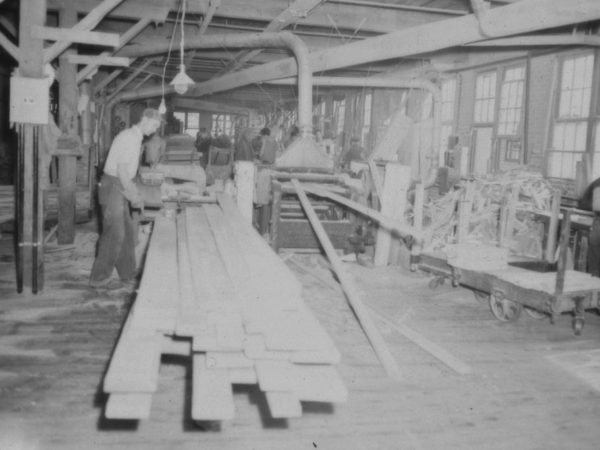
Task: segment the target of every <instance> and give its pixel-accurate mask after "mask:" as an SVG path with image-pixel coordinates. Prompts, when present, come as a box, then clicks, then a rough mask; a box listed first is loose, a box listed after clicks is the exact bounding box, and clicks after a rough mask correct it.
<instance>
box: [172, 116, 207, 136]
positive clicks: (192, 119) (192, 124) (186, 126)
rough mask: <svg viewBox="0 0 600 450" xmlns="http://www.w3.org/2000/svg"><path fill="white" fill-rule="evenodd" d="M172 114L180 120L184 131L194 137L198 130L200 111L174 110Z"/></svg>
mask: <svg viewBox="0 0 600 450" xmlns="http://www.w3.org/2000/svg"><path fill="white" fill-rule="evenodd" d="M173 116H175V118H176V119H177V120H179V121H180V122H181V124H182V126H183V132H184V133H186V134H189V135H190V136H192V137H194V138H195V137H196V135H197V134H198V131H199V130H200V113H197V112H183V111H175V112H174V113H173Z"/></svg>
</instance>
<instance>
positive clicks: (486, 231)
mask: <svg viewBox="0 0 600 450" xmlns="http://www.w3.org/2000/svg"><path fill="white" fill-rule="evenodd" d="M467 188H468V189H467ZM467 190H468V191H469V193H468V195H466V192H467ZM552 196H553V188H552V185H551V184H550V183H549V182H548V181H547V180H545V179H544V178H542V177H541V175H538V174H535V173H530V172H526V171H511V172H507V173H502V174H497V175H494V176H492V175H488V176H487V177H485V178H475V179H474V180H472V181H467V182H465V183H464V184H463V188H462V189H457V190H453V191H450V192H448V193H447V194H446V195H444V196H442V197H439V198H435V199H431V200H430V201H428V202H427V203H426V204H425V206H424V219H423V232H424V236H425V239H424V245H423V249H424V250H425V251H432V250H434V251H444V250H445V248H446V247H447V246H448V245H452V244H456V243H460V244H463V243H465V242H468V243H474V244H477V243H481V244H492V245H500V246H503V247H507V248H509V249H510V250H511V251H512V253H513V254H516V255H522V256H529V257H540V258H541V256H542V255H541V253H542V245H541V242H542V233H543V227H540V223H538V222H536V219H535V217H534V216H533V215H532V214H531V213H538V214H541V215H546V216H548V215H550V213H551V203H552ZM503 208H504V209H505V210H506V208H508V209H510V212H509V213H508V214H504V216H503V213H506V211H503ZM461 216H462V217H461ZM506 220H508V221H509V224H508V228H506V226H507V223H506ZM505 232H506V233H505Z"/></svg>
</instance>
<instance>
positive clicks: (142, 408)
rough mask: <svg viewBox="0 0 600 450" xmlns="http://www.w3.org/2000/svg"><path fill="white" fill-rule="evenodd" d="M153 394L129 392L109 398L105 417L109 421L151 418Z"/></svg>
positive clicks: (111, 395) (112, 395)
mask: <svg viewBox="0 0 600 450" xmlns="http://www.w3.org/2000/svg"><path fill="white" fill-rule="evenodd" d="M151 406H152V394H147V393H139V392H127V393H115V394H110V395H109V396H108V401H107V402H106V407H105V409H104V415H105V416H106V418H107V419H116V420H142V419H149V418H150V409H151Z"/></svg>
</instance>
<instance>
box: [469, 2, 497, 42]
mask: <svg viewBox="0 0 600 450" xmlns="http://www.w3.org/2000/svg"><path fill="white" fill-rule="evenodd" d="M471 9H472V10H473V13H474V14H475V17H477V20H478V21H479V31H481V34H483V35H484V36H487V37H493V34H492V32H491V30H490V21H489V19H488V12H489V10H490V4H489V3H488V2H486V1H485V0H471Z"/></svg>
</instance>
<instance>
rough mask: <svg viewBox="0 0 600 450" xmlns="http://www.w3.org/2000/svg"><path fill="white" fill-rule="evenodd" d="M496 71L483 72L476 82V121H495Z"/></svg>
mask: <svg viewBox="0 0 600 450" xmlns="http://www.w3.org/2000/svg"><path fill="white" fill-rule="evenodd" d="M495 107H496V71H493V72H485V73H481V74H479V75H478V76H477V80H476V82H475V115H474V122H475V123H492V122H494V109H495Z"/></svg>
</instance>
